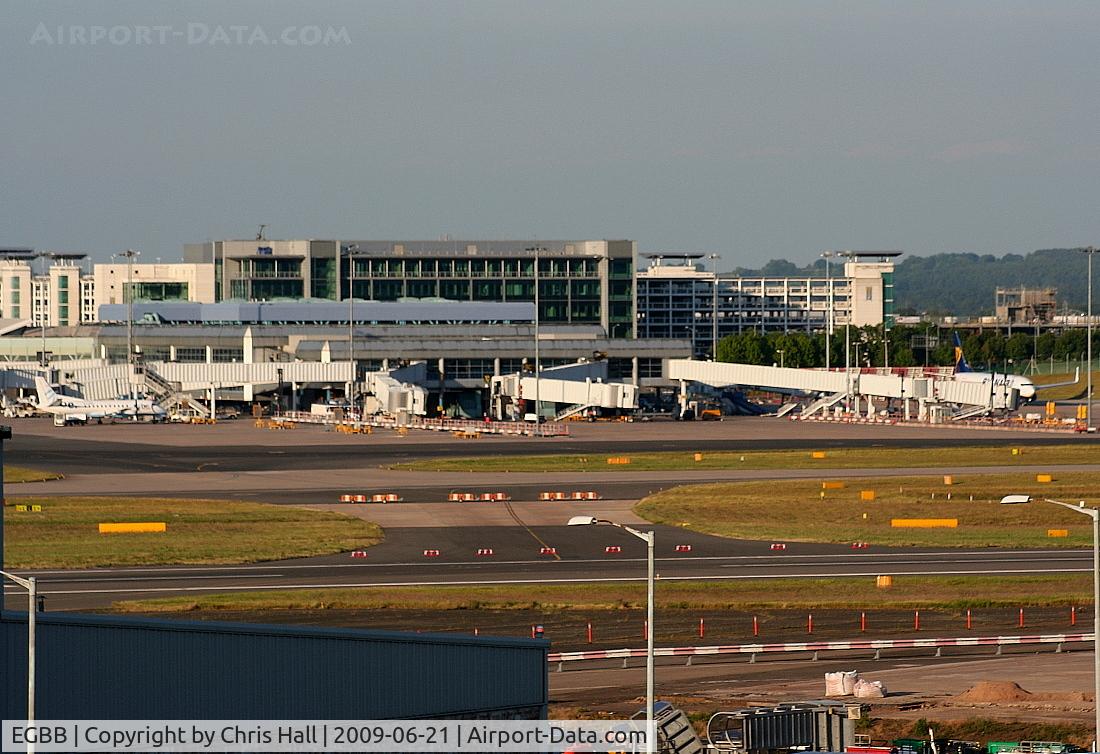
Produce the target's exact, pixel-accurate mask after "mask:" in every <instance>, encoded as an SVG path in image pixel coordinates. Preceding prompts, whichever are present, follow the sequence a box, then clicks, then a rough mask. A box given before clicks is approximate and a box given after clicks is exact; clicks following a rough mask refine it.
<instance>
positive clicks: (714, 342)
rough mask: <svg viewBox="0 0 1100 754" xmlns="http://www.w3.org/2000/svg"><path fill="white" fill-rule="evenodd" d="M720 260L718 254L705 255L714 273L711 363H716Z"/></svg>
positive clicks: (711, 307) (711, 303) (711, 300)
mask: <svg viewBox="0 0 1100 754" xmlns="http://www.w3.org/2000/svg"><path fill="white" fill-rule="evenodd" d="M721 258H722V257H721V255H720V254H707V259H709V260H710V266H711V267H712V268H713V269H712V270H711V272H713V273H714V283H713V287H712V288H711V291H710V296H711V299H710V326H711V333H710V359H711V361H718V260H719V259H721Z"/></svg>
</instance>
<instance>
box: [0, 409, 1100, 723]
mask: <svg viewBox="0 0 1100 754" xmlns="http://www.w3.org/2000/svg"><path fill="white" fill-rule="evenodd" d="M11 424H12V427H13V433H14V436H13V439H12V440H11V441H9V442H7V443H5V446H6V447H5V448H4V450H5V455H6V461H7V462H8V463H10V464H13V465H21V466H29V467H32V468H41V469H46V470H51V471H59V472H61V473H63V474H65V479H63V480H58V481H54V482H48V483H42V484H26V485H18V486H17V485H8V487H7V490H6V494H7V496H8V497H9V498H18V497H26V496H48V495H108V494H110V495H153V494H155V495H158V496H174V497H210V498H219V499H220V498H230V499H241V500H256V501H265V502H272V503H282V504H292V505H304V506H314V507H319V508H325V509H333V510H341V511H344V512H348V513H351V514H353V515H359V516H361V517H363V518H367V519H369V520H373V521H376V522H378V523H380V524H381V525H382V526H383V527H384V528H385V530H386V539H385V541H384V542H382V543H381V544H379V545H376V546H374V547H371V548H369V550H368V551H367V557H366V558H358V559H352V558H350V556H349V554H348V553H344V554H339V555H332V556H326V557H320V558H303V559H297V560H293V561H284V562H271V563H257V564H247V565H238V566H202V567H186V566H181V567H170V566H168V567H140V568H100V569H85V570H72V571H57V570H53V571H38V572H37V575H39V577H40V589H41V591H42V592H43V593H44V594H45V595H46V598H47V605H48V608H49V609H51V610H78V609H81V610H83V609H94V608H104V607H107V606H109V605H110V604H111V603H112V602H114V601H117V600H122V599H133V598H148V597H158V596H168V595H187V594H203V593H212V592H227V591H241V590H270V589H287V588H290V589H296V588H309V587H326V586H342V587H347V586H375V587H385V586H387V585H409V584H516V585H517V586H518V585H521V584H527V583H547V582H549V583H581V582H592V581H612V582H616V581H617V582H625V581H631V582H641V581H643V580H644V556H645V553H644V545H643V543H641V542H639V541H638V540H636V539H635V538H633V537H630V536H629V535H627V534H625V533H623V532H618V531H615V530H613V529H609V528H607V527H574V528H569V529H567V528H566V527H565V526H563V525H562V524H563V523H564V521H565V520H567V519H568V517H569V516H572V515H576V514H586V515H597V516H603V517H607V518H610V519H613V520H617V521H621V522H623V523H628V524H638V525H645V526H647V528H648V525H646V524H645V522H643V521H640V520H639V519H638V518H637V517H636V516H635V515H634V514H633V512H632V507H633V505H634V504H635V503H636V501H637V500H638V499H639V498H640V497H642V496H644V495H646V494H649V493H651V492H654V491H657V490H660V489H664V488H668V487H671V486H675V485H678V484H683V483H691V482H705V481H718V480H735V479H780V478H797V477H817V476H820V475H821V472H820V471H816V470H790V471H745V472H739V471H736V470H734V471H698V472H697V471H685V472H674V473H664V472H630V471H625V472H588V473H585V474H542V475H540V474H499V473H494V474H484V473H446V474H441V473H421V472H395V471H389V470H386V469H382V468H380V466H384V465H389V464H393V463H399V462H402V461H408V460H414V459H417V458H427V457H461V456H480V455H524V454H532V453H536V454H556V453H607V454H613V453H614V454H619V453H623V454H625V453H629V452H642V451H660V450H679V451H685V452H691V451H704V452H705V451H708V450H711V451H713V450H760V449H789V448H803V449H811V448H812V449H827V448H833V447H875V446H891V447H910V448H921V447H933V446H971V445H1017V444H1025V443H1026V444H1064V443H1090V442H1092V443H1095V442H1096V438H1094V437H1085V436H1077V435H1066V434H1057V435H1052V434H1048V433H1033V432H1020V431H1014V432H1006V431H989V430H974V429H960V428H955V427H913V426H906V427H897V426H863V425H832V424H819V423H813V424H811V423H798V422H788V421H781V420H775V419H766V418H765V419H761V418H745V419H732V420H727V421H723V422H714V423H710V422H707V423H692V422H688V423H678V422H652V423H636V424H629V425H625V424H584V423H575V424H572V425H570V430H571V436H570V437H566V438H515V437H508V438H498V437H483V438H482V439H480V440H476V441H471V440H459V439H456V438H452V437H451V436H449V435H445V434H431V433H423V432H422V433H416V432H412V433H410V434H409V435H408V436H404V437H402V436H398V435H397V434H395V433H392V432H377V433H375V434H374V435H370V436H346V435H342V434H336V433H332V432H326V431H324V430H323V429H321V428H319V427H301V428H299V429H296V430H291V431H271V430H261V429H257V428H255V427H254V426H253V424H252V422H251V421H247V420H239V421H236V422H225V423H221V424H218V425H216V426H176V425H159V426H154V425H137V426H134V425H130V424H117V425H109V424H108V425H102V426H98V425H90V426H87V427H70V428H56V427H54V426H53V425H52V424H51V423H50V422H48V421H43V420H12V421H11ZM1074 468H1075V469H1081V468H1082V467H1074ZM1087 468H1088V469H1090V470H1094V471H1095V470H1100V456H1098V464H1096V465H1092V466H1088V467H1087ZM1005 470H1012V471H1021V470H1027V469H1021V468H1020V467H1011V469H1008V468H1007V467H1006V469H1005ZM1042 470H1044V471H1046V470H1051V469H1050V467H1045V468H1044V469H1042ZM970 471H973V472H980V473H995V472H996V471H998V469H997V468H989V467H982V468H981V469H928V468H919V469H917V468H914V469H862V470H861V469H846V470H835V469H834V470H830V471H829V472H828V473H829V476H830V477H837V478H844V477H857V476H863V477H870V476H876V475H890V476H895V475H925V474H929V475H940V474H943V473H955V474H960V473H963V474H965V473H967V472H970ZM553 489H560V490H562V491H567V492H572V491H595V492H598V493H599V494H600V495H601V496H602V497H603V498H604V499H602V500H598V501H576V502H573V501H568V502H554V503H539V502H536V498H537V493H538V492H540V491H544V490H553ZM457 490H461V491H470V492H483V491H494V492H495V491H502V492H507V493H508V494H509V495H510V496H511V497H512V498H513V500H512V501H511V502H509V503H499V502H498V503H447V502H443V501H444V500H445V499H446V494H447V493H448V492H450V491H457ZM375 492H394V493H398V494H399V495H400V496H401V497H402V498H404V500H405V502H402V503H397V504H391V505H345V504H341V503H339V502H338V501H339V496H340V495H341V494H344V493H361V494H372V493H375ZM652 528H653V529H654V531H655V532H656V538H657V542H658V551H657V571H658V574H659V578H660V579H661V580H676V579H712V580H726V579H747V578H784V577H792V576H801V577H818V576H821V577H824V576H836V575H851V576H864V577H870V576H873V575H879V574H882V573H884V572H885V573H890V574H896V575H904V574H933V573H940V574H956V573H958V574H962V573H971V574H976V573H1004V574H1026V573H1081V572H1089V571H1090V570H1091V553H1090V552H1087V551H1077V550H1058V551H1048V550H1043V551H1002V550H993V549H983V550H975V551H962V550H950V551H934V550H916V549H889V548H876V547H873V548H870V549H867V550H859V551H855V550H852V549H851V548H850V547H847V546H838V545H816V544H803V543H788V546H787V549H786V550H782V551H772V550H771V549H770V543H767V542H759V541H736V540H726V539H719V538H716V537H710V536H706V535H702V534H697V533H694V532H689V531H685V530H681V529H677V528H675V527H666V526H654V527H652ZM676 545H690V546H691V551H690V552H688V553H677V552H675V546H676ZM608 546H615V547H620V548H621V552H616V553H608V552H606V548H607V547H608ZM544 547H551V548H554V550H555V551H556V552H555V554H554V555H542V554H541V552H542V548H544ZM477 549H483V550H484V549H491V550H492V555H491V556H484V555H482V556H479V555H477V554H476V551H477ZM425 550H438V551H439V556H437V557H426V556H425V555H424V551H425ZM17 594H18V592H17V591H16V590H14V589H7V588H6V589H5V597H8V598H9V599H8V601H7V603H8V607H13V608H21V607H22V604H21V603H20V602H19V600H18V597H17V596H16V595H17ZM1005 633H1008V632H1007V631H1006V632H1005ZM626 643H627V645H630V644H631V643H633V644H637V643H638V642H637V641H635V642H626ZM1009 656H1011V658H1012V661H1011V662H1005V661H1004V658H998V659H992V658H986V657H982V656H977V657H976V656H974V655H969V656H952V655H951V653H949V652H947V653H945V654H944V656H942V657H940V658H933V657H931V656H930V655H927V654H916V655H914V654H908V655H905V656H898V657H891V656H887V655H886V654H884V657H883V659H882V660H880V661H878V662H871V661H870V660H869V658H867V657H863V656H851V657H838V656H832V657H831V659H824V658H825V657H830V656H828V655H826V656H823V660H822V661H821V662H809V661H806V660H804V659H782V660H771V659H769V660H762V661H759V662H757V663H756V664H752V665H750V664H748V663H747V662H746V661H744V660H742V659H738V660H735V661H728V660H724V659H723V660H719V661H703V662H696V663H694V664H693V665H691V666H685V665H684V664H683V661H682V659H674V658H670V659H669V660H666V661H662V664H661V666H660V672H659V674H658V692H659V694H661V695H672V694H680V695H683V694H687V695H698V696H700V697H705V698H707V699H710V700H721V701H722V703H725V702H728V704H729V706H730V707H736V706H743V705H744V704H747V703H771V702H780V701H785V700H790V699H799V698H801V699H806V698H818V697H820V695H821V678H822V673H824V672H825V671H826V670H832V669H848V668H851V667H860V668H861V669H862V670H864V671H865V675H867V676H868V677H871V678H879V679H882V680H885V681H886V682H887V684H888V686H889V688H890V689H891V691H892V694H891V696H892V697H894V700H895V701H897V704H896V705H895V708H896V709H895V710H894V713H892V714H901V715H905V714H910V712H909V710H916V711H915V712H912V714H914V715H916V714H922V710H923V706H924V705H926V704H932V705H936V704H941V703H943V704H946V702H944V701H943V700H940V699H938V698H939V697H943V696H944V695H949V694H952V693H958V692H961V691H963V690H965V688H967V687H969V685H972V682H973V681H975V680H977V679H980V678H1009V679H1012V680H1016V681H1019V682H1020V683H1021V684H1023V685H1025V687H1028V688H1030V689H1032V690H1041V688H1037V687H1041V686H1042V685H1043V684H1044V683H1047V684H1048V685H1049V683H1053V681H1050V679H1051V678H1052V677H1053V678H1056V679H1057V681H1056V683H1057V685H1058V687H1059V688H1061V689H1078V688H1080V690H1081V691H1088V690H1089V689H1090V688H1091V683H1090V681H1091V653H1089V652H1084V651H1070V652H1066V653H1063V654H1060V655H1054V654H1052V653H1051V652H1050V651H1049V650H1043V653H1042V654H1034V653H1030V652H1023V653H1008V654H1006V657H1009ZM857 663H858V664H857ZM1052 668H1057V672H1056V673H1054V672H1052V671H1051V669H1052ZM871 671H873V672H871ZM550 683H551V695H552V699H553V700H554V702H555V703H558V704H561V705H565V706H570V705H573V706H580V707H586V708H593V709H594V708H598V707H600V705H604V706H607V705H609V704H610V705H611V706H614V704H618V705H619V706H620V707H623V708H624V709H627V710H629V709H630V707H631V705H633V706H634V707H636V706H637V703H636V701H634V700H632V698H631V697H632V696H634V697H637V696H641V694H643V693H644V671H643V670H642V668H641V665H640V664H632V665H631V666H630V667H627V668H625V669H624V668H623V667H622V666H621V665H620V664H608V663H602V664H601V663H596V664H587V663H581V664H578V666H577V667H575V668H573V669H567V670H566V671H565V672H562V673H551V674H550ZM611 690H615V691H616V693H611ZM894 692H896V693H894ZM948 706H950V705H948ZM1080 706H1081V705H1080V704H1079V705H1078V707H1080ZM1086 706H1087V707H1088V709H1087V710H1085V711H1084V712H1082V711H1080V710H1076V709H1075V708H1073V706H1072V705H1069V706H1066V705H1063V707H1060V708H1059V709H1058V710H1055V711H1053V712H1049V714H1051V715H1054V716H1060V717H1057V719H1075V718H1074V716H1075V715H1078V716H1081V717H1082V719H1086V718H1088V717H1090V716H1091V705H1086ZM951 710H952V711H951V714H955V715H956V716H967V715H973V714H979V715H981V716H995V715H997V714H1001V712H1004V711H1005V709H1000V710H984V709H983V710H979V711H977V712H975V711H974V710H973V709H971V710H969V711H967V710H966V709H964V708H962V707H958V706H954V707H951ZM620 711H621V710H620ZM1007 713H1008V714H1017V715H1019V714H1022V713H1021V711H1020V710H1018V709H1017V710H1012V709H1008V710H1007ZM924 714H928V715H929V716H931V715H930V713H928V712H926V711H925V712H924ZM1026 714H1029V715H1038V716H1042V715H1044V714H1048V712H1044V711H1041V710H1038V711H1037V710H1031V711H1030V712H1027V713H1026Z"/></svg>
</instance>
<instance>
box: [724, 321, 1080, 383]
mask: <svg viewBox="0 0 1100 754" xmlns="http://www.w3.org/2000/svg"><path fill="white" fill-rule="evenodd" d="M955 332H956V331H955V330H953V329H951V328H945V327H939V328H937V327H936V326H934V325H895V326H894V327H892V328H890V329H889V330H888V331H886V338H887V342H886V344H885V346H884V343H883V329H882V327H881V326H879V327H874V326H868V327H853V328H851V332H850V334H849V340H850V342H851V346H852V366H872V367H880V366H883V365H884V364H885V359H886V358H887V352H888V353H889V360H890V362H889V363H890V366H896V367H912V366H953V365H954V363H955V338H954V336H955ZM957 332H958V334H959V338H960V339H961V341H962V345H963V352H964V354H965V356H966V360H967V362H968V363H969V364H970V366H971V368H973V369H975V370H983V371H1003V370H1007V371H1009V372H1024V371H1025V370H1026V369H1027V368H1028V367H1029V365H1030V364H1031V361H1032V359H1034V360H1035V361H1036V362H1049V361H1050V360H1051V359H1052V358H1053V360H1054V362H1055V367H1057V365H1058V362H1067V361H1068V363H1069V369H1070V370H1072V368H1073V366H1074V362H1076V361H1080V360H1083V359H1084V354H1085V352H1086V351H1087V348H1086V331H1085V329H1084V328H1073V329H1065V330H1062V331H1061V332H1059V333H1056V332H1051V331H1047V332H1042V333H1040V334H1039V336H1038V337H1036V336H1035V334H1034V332H1033V331H1017V332H1014V333H1012V335H1011V336H1008V335H1006V334H1005V333H1002V332H1000V331H998V330H984V331H977V332H974V331H962V330H960V331H957ZM825 347H826V338H825V334H824V333H813V334H810V333H805V332H786V333H782V332H769V333H759V332H756V331H748V330H746V331H745V332H742V333H738V334H736V335H727V336H726V337H724V338H722V339H721V340H720V341H718V361H726V362H736V363H740V364H760V365H767V366H771V365H772V364H776V365H779V364H781V365H782V366H787V367H795V368H815V367H824V366H825ZM1092 348H1093V356H1094V358H1095V357H1096V355H1097V354H1100V329H1097V330H1095V331H1094V332H1093V339H1092ZM829 354H830V358H829V361H830V366H832V367H843V366H844V328H843V327H839V328H837V329H836V330H834V332H833V335H832V338H831V342H830V348H829ZM1039 365H1040V366H1041V364H1039ZM1063 368H1064V367H1063ZM1055 371H1058V370H1057V368H1056V369H1055Z"/></svg>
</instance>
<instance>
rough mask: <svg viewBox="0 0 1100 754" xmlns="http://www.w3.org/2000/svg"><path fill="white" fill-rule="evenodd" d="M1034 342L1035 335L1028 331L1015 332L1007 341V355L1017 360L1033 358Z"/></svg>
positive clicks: (1005, 350)
mask: <svg viewBox="0 0 1100 754" xmlns="http://www.w3.org/2000/svg"><path fill="white" fill-rule="evenodd" d="M1034 343H1035V338H1034V336H1032V335H1029V334H1028V333H1026V332H1014V333H1012V337H1011V338H1009V339H1008V341H1007V342H1005V349H1004V352H1005V356H1007V357H1008V358H1010V359H1012V360H1013V361H1016V362H1021V361H1027V360H1028V359H1030V358H1031V355H1032V352H1033V349H1034Z"/></svg>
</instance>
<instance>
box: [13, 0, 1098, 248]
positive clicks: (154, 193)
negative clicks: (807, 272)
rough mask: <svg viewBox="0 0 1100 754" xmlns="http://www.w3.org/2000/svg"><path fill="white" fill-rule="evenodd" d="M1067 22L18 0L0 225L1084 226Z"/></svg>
mask: <svg viewBox="0 0 1100 754" xmlns="http://www.w3.org/2000/svg"><path fill="white" fill-rule="evenodd" d="M142 27H144V28H146V29H149V31H148V32H146V38H147V40H148V43H139V42H138V35H139V34H140V33H141V32H140V28H142ZM314 28H316V29H320V30H321V32H322V33H323V32H324V31H326V30H328V29H330V28H331V29H332V32H333V34H334V38H333V40H332V41H331V42H330V43H329V44H325V43H323V42H321V43H316V44H314V43H312V41H313V37H312V36H311V35H313V34H314V31H313V29H314ZM96 29H102V30H104V31H103V32H101V33H108V34H111V35H113V37H109V38H105V39H100V40H97V42H96V43H95V44H92V43H91V37H92V36H93V35H94V34H95V33H96V31H95V30H96ZM219 29H220V30H221V31H220V33H219ZM288 30H289V31H288ZM81 34H83V38H81V36H80V35H81ZM161 35H163V41H162V39H161ZM238 36H239V37H240V38H239V39H238ZM82 39H83V41H82ZM1097 39H1100V4H1097V3H1095V2H1042V3H1035V2H1007V1H1004V2H961V3H959V2H936V1H934V0H933V1H930V2H921V3H893V2H874V3H871V2H858V1H855V0H853V1H851V2H777V1H775V0H773V1H771V2H729V1H726V2H676V3H672V2H669V3H638V2H539V3H535V2H515V1H512V0H508V1H506V2H457V1H456V0H449V1H447V2H444V1H443V0H440V1H439V2H362V3H360V2H350V1H348V2H328V1H326V0H319V1H314V2H305V1H304V0H302V2H286V1H285V0H263V1H262V2H258V1H255V2H250V1H238V2H188V3H183V2H178V3H163V2H125V1H122V2H95V1H92V2H50V1H49V0H17V1H16V2H12V3H8V4H5V8H4V20H3V23H2V24H0V67H2V68H3V70H4V72H5V73H4V76H3V77H2V78H0V94H2V100H0V101H2V102H3V103H4V108H3V111H4V115H3V118H4V120H3V127H2V131H0V133H2V139H0V167H2V169H3V181H2V182H0V204H2V206H3V212H2V214H0V245H19V244H25V245H30V246H34V247H37V248H52V249H62V250H77V251H87V252H89V253H91V254H92V255H93V256H95V257H97V258H105V257H106V256H107V255H109V254H110V253H112V252H115V251H118V250H121V249H125V248H128V247H130V248H135V249H141V250H142V251H143V256H144V257H145V258H156V257H162V258H164V259H165V260H169V259H177V258H178V257H179V255H180V252H181V247H182V244H183V243H185V242H192V241H202V240H206V239H209V238H238V237H249V236H250V235H251V234H253V233H254V232H255V229H256V226H257V225H258V224H259V223H268V224H269V226H270V230H269V234H270V236H271V237H278V238H303V237H306V238H308V237H326V238H328V237H338V238H339V237H344V238H364V237H366V238H410V239H411V238H429V239H430V238H438V237H440V236H441V235H443V234H450V235H451V236H452V237H456V238H462V237H467V238H532V239H534V238H564V237H568V238H633V239H636V240H637V241H638V242H639V248H640V249H641V250H642V251H644V252H657V251H678V250H684V251H699V252H718V253H720V254H721V255H722V257H723V259H722V263H721V265H722V267H723V268H729V267H733V266H736V265H743V266H750V265H758V264H761V263H763V262H765V261H767V260H768V259H771V258H776V257H786V258H789V259H792V260H794V261H808V260H810V259H812V258H813V257H815V256H816V255H817V253H818V252H819V251H821V250H823V249H832V248H857V249H878V248H887V249H902V250H905V251H906V252H908V253H912V254H930V253H936V252H941V251H973V252H978V253H993V254H1002V253H1007V252H1014V253H1026V252H1027V251H1030V250H1032V249H1036V248H1046V247H1054V246H1072V245H1079V244H1090V243H1091V244H1096V243H1097V242H1100V206H1098V204H1097V197H1098V196H1100V190H1098V189H1100V96H1098V95H1100V73H1098V70H1100V65H1098V60H1100V57H1098V55H1097V52H1096V40H1097ZM264 40H267V41H268V42H272V41H273V42H274V43H266V44H265V43H264ZM287 42H290V43H291V44H288V43H287ZM294 42H297V44H293V43H294Z"/></svg>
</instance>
